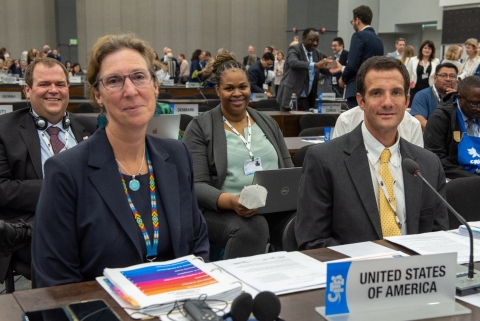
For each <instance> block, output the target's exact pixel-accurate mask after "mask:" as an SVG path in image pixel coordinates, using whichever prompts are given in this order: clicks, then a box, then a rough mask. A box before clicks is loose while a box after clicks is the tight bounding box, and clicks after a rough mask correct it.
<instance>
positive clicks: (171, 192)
mask: <svg viewBox="0 0 480 321" xmlns="http://www.w3.org/2000/svg"><path fill="white" fill-rule="evenodd" d="M87 81H88V83H89V85H90V93H89V94H90V98H91V99H92V101H93V103H94V104H96V105H97V106H98V107H100V108H101V110H102V113H101V116H100V125H101V127H103V128H100V129H98V130H97V131H96V132H95V134H94V135H92V136H91V137H90V138H88V140H87V141H86V142H84V143H83V144H81V145H79V146H78V147H79V148H72V149H69V150H67V151H65V152H63V153H60V154H58V155H56V156H55V157H52V158H50V159H49V160H48V161H47V162H46V163H45V179H44V181H43V186H42V192H41V195H40V199H39V202H38V207H37V211H36V213H35V216H36V219H35V228H34V232H33V234H34V237H33V242H32V243H33V245H32V246H33V249H32V256H33V266H34V269H35V273H36V277H37V285H38V286H40V287H45V286H53V285H57V284H66V283H74V282H81V281H88V280H94V279H95V277H97V276H101V275H102V274H103V269H104V268H106V267H109V268H116V267H126V266H130V265H134V264H139V263H145V262H149V261H165V260H170V259H174V258H178V257H182V256H185V255H189V254H194V255H196V256H201V257H203V258H204V259H208V252H209V244H208V237H207V227H206V224H205V221H204V219H203V216H202V214H201V213H200V211H199V209H198V205H197V198H196V195H195V190H194V184H193V172H192V157H191V155H190V153H189V152H188V150H187V148H186V146H185V145H184V144H183V143H182V142H180V141H177V140H171V139H160V138H155V137H152V136H149V135H146V130H147V124H148V122H149V120H150V119H151V118H152V116H153V115H154V113H155V112H156V110H155V107H156V97H157V94H158V84H157V81H156V78H155V73H154V71H153V50H152V48H151V47H150V46H149V45H148V44H147V43H146V42H144V41H142V40H141V39H138V38H137V37H136V36H134V35H130V34H121V35H107V36H104V37H102V38H100V39H99V40H98V41H97V43H96V44H95V45H94V47H93V50H92V55H91V57H90V61H89V66H88V73H87Z"/></svg>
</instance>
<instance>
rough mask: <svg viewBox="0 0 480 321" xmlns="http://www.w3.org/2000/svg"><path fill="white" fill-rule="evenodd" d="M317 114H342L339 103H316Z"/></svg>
mask: <svg viewBox="0 0 480 321" xmlns="http://www.w3.org/2000/svg"><path fill="white" fill-rule="evenodd" d="M317 112H318V113H319V114H340V113H341V112H342V104H341V103H318V111H317Z"/></svg>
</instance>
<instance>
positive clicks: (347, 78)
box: [342, 27, 383, 98]
mask: <svg viewBox="0 0 480 321" xmlns="http://www.w3.org/2000/svg"><path fill="white" fill-rule="evenodd" d="M373 56H383V42H382V39H380V38H379V37H378V35H377V34H376V33H375V30H373V28H372V27H367V28H365V29H363V30H362V31H358V32H355V33H354V34H353V35H352V40H350V51H349V52H348V61H347V65H346V66H345V69H344V70H343V74H342V79H343V82H344V83H345V85H346V86H347V88H346V91H345V98H351V97H355V96H356V95H357V82H356V79H357V72H358V69H360V66H361V65H362V64H363V63H364V62H365V61H366V60H367V59H368V58H370V57H373Z"/></svg>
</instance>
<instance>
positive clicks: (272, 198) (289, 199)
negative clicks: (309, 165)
mask: <svg viewBox="0 0 480 321" xmlns="http://www.w3.org/2000/svg"><path fill="white" fill-rule="evenodd" d="M301 176H302V168H301V167H293V168H283V169H273V170H268V171H258V172H255V175H254V177H253V184H258V185H261V186H263V187H265V188H266V189H267V191H268V194H267V201H266V203H265V206H264V207H260V208H259V209H258V210H257V211H256V212H255V214H269V213H278V212H284V211H293V210H296V209H297V196H298V187H299V186H300V177H301Z"/></svg>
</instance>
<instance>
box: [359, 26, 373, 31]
mask: <svg viewBox="0 0 480 321" xmlns="http://www.w3.org/2000/svg"><path fill="white" fill-rule="evenodd" d="M371 27H372V26H371V25H367V26H365V27H363V28H362V30H361V31H363V30H365V29H366V28H371Z"/></svg>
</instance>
